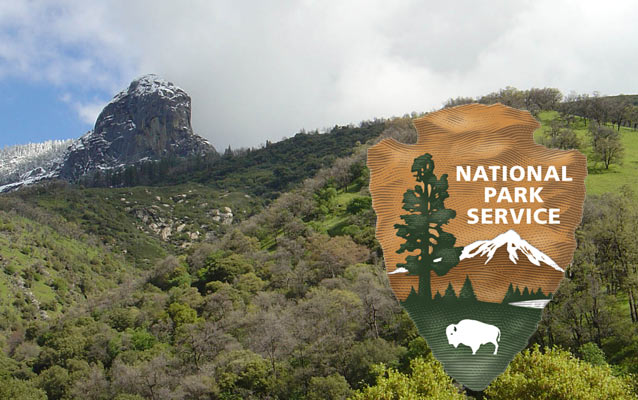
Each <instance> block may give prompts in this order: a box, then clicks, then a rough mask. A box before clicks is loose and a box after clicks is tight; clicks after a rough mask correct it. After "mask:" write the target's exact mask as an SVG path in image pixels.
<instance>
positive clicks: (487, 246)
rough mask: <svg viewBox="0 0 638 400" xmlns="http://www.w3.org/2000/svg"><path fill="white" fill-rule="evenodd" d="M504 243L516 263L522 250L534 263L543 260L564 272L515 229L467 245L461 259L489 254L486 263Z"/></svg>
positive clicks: (510, 257)
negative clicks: (490, 238)
mask: <svg viewBox="0 0 638 400" xmlns="http://www.w3.org/2000/svg"><path fill="white" fill-rule="evenodd" d="M503 245H507V252H508V254H509V259H510V261H512V262H513V263H514V264H516V263H517V262H518V258H519V255H518V252H519V251H520V252H521V253H523V254H524V255H526V256H527V259H528V260H529V261H530V262H531V263H532V264H534V265H537V266H540V265H541V264H540V263H541V262H543V263H545V264H547V265H549V266H551V267H552V268H554V269H555V270H557V271H561V272H563V269H562V268H561V267H559V266H558V264H556V263H555V262H554V260H552V259H551V258H550V257H549V256H547V255H546V254H545V253H543V252H542V251H540V250H538V249H537V248H536V247H534V246H532V245H531V244H529V242H527V241H526V240H524V239H523V238H521V236H520V235H519V234H518V233H517V232H516V231H514V230H513V229H510V230H508V231H507V232H504V233H501V234H500V235H498V236H496V237H495V238H494V239H492V240H478V241H476V242H474V243H471V244H469V245H467V246H465V247H464V248H463V252H462V253H461V257H460V259H461V260H463V259H465V258H472V257H475V256H477V255H480V256H484V255H487V260H486V261H485V264H487V263H488V262H489V261H490V260H491V259H492V257H494V253H496V250H498V249H499V248H501V247H502V246H503Z"/></svg>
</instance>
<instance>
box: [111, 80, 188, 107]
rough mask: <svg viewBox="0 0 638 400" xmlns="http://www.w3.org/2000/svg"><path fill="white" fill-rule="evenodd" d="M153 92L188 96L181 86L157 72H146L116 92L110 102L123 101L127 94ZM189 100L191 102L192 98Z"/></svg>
mask: <svg viewBox="0 0 638 400" xmlns="http://www.w3.org/2000/svg"><path fill="white" fill-rule="evenodd" d="M152 94H158V95H160V96H164V97H168V98H173V97H175V96H178V95H183V96H186V97H188V95H187V94H186V92H185V91H184V90H183V89H182V88H180V87H179V86H176V85H174V84H173V82H169V81H167V80H166V79H164V78H161V77H160V76H158V75H155V74H146V75H142V76H140V77H138V78H136V79H134V80H133V81H132V82H131V83H130V84H129V86H128V87H127V88H126V89H124V90H122V91H121V92H119V93H118V94H116V95H115V97H113V100H111V101H110V103H109V104H112V103H116V102H118V101H121V100H122V99H123V98H125V97H127V96H133V97H142V96H147V95H152ZM188 100H189V102H190V98H188Z"/></svg>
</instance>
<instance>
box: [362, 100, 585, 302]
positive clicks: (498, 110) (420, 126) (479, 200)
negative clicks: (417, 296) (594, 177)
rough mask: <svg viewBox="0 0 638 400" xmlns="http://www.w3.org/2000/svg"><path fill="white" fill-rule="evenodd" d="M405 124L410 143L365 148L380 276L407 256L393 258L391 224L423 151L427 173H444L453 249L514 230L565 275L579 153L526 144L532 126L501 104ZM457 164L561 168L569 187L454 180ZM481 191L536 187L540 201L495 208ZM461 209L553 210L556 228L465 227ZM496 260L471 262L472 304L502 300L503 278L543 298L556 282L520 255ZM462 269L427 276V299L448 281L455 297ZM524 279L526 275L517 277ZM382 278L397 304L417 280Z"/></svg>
mask: <svg viewBox="0 0 638 400" xmlns="http://www.w3.org/2000/svg"><path fill="white" fill-rule="evenodd" d="M413 122H414V126H415V127H416V130H417V133H418V140H417V143H416V144H413V145H408V144H403V143H399V142H397V141H396V140H393V139H385V140H383V141H381V142H379V143H378V144H377V145H375V146H373V147H371V148H370V149H369V150H368V168H369V169H370V192H371V194H372V206H373V208H374V210H375V212H376V214H377V227H376V237H377V239H378V240H379V242H380V244H381V247H382V248H383V254H384V259H385V263H386V270H387V272H392V271H394V270H395V269H396V265H397V263H402V262H404V261H405V257H406V256H407V255H409V254H406V253H403V254H397V253H396V251H397V250H398V249H399V246H400V244H401V243H402V242H403V239H402V238H400V237H398V236H397V235H396V229H395V228H394V224H397V223H403V221H402V220H401V219H400V215H402V214H405V213H406V211H405V210H403V209H402V206H403V193H404V192H405V191H406V189H408V188H414V185H415V184H416V180H415V178H414V176H413V174H412V172H411V171H410V169H411V166H412V162H413V161H414V159H415V158H416V157H418V156H420V155H423V154H425V153H430V154H431V155H432V157H433V160H434V163H435V169H434V174H435V175H436V176H437V177H439V178H440V177H441V175H443V174H448V182H449V189H448V193H449V195H450V197H449V198H448V199H447V200H446V201H445V207H446V208H449V209H453V210H455V211H456V218H454V219H452V220H451V221H450V223H449V224H448V225H445V226H444V230H445V231H446V232H450V233H452V234H454V235H455V236H456V239H457V242H456V245H457V246H466V245H468V244H470V243H473V242H475V241H477V240H486V239H492V238H494V237H495V236H497V235H498V234H500V233H503V232H506V231H507V230H509V229H514V230H516V232H518V234H519V235H520V236H521V237H522V238H523V239H524V240H526V241H528V242H529V243H530V244H531V245H532V246H534V247H536V248H537V249H539V250H540V251H542V252H543V253H545V254H546V255H548V256H549V257H551V258H552V259H553V260H554V261H555V262H556V263H557V264H558V265H559V266H560V267H561V268H563V269H565V267H566V266H567V265H568V264H569V263H570V262H571V260H572V255H573V252H574V249H575V247H576V240H575V238H574V231H575V230H576V227H577V226H578V224H579V223H580V220H581V216H582V207H583V201H584V198H585V177H586V175H587V161H586V158H585V156H584V155H583V154H581V153H580V152H578V151H576V150H569V151H565V150H557V149H548V148H546V147H544V146H542V145H538V144H536V143H534V139H533V133H534V131H535V130H536V129H537V128H538V127H539V123H538V122H537V121H536V120H535V119H534V118H533V117H532V116H531V115H530V114H529V112H527V111H521V110H517V109H513V108H510V107H506V106H504V105H502V104H494V105H490V106H486V105H482V104H470V105H464V106H459V107H454V108H448V109H443V110H440V111H437V112H434V113H431V114H427V115H425V116H424V117H421V118H418V119H415V120H414V121H413ZM457 165H465V166H467V165H470V166H472V170H474V168H475V167H476V166H479V165H483V166H486V167H487V166H489V165H507V166H508V167H511V166H514V165H521V166H527V165H534V166H537V165H540V166H542V167H543V170H545V168H546V167H548V166H550V165H554V166H556V167H557V168H558V170H559V171H560V168H561V167H562V166H567V175H568V176H569V177H572V178H573V181H572V182H553V181H550V182H527V181H523V182H512V181H507V182H501V181H497V182H483V181H478V182H457V181H456V166H457ZM486 186H492V187H496V188H497V190H499V189H500V188H501V187H503V186H507V187H509V188H513V187H516V186H527V187H529V186H533V187H538V186H543V190H542V192H541V197H542V199H543V201H544V202H543V203H522V204H517V203H511V204H508V203H500V204H499V203H496V201H495V200H493V201H492V202H490V203H485V202H484V199H483V196H484V188H485V187H486ZM469 208H479V209H480V208H513V209H516V210H518V209H521V208H531V209H532V211H533V210H535V209H537V208H560V210H561V211H560V225H539V224H530V225H527V224H520V225H514V224H511V223H510V224H507V225H503V224H500V225H480V224H475V225H470V224H468V223H467V210H468V209H469ZM505 253H506V252H505ZM499 254H501V253H500V252H497V255H496V256H495V257H494V259H493V260H492V261H490V263H488V265H483V264H482V263H481V262H480V260H478V259H479V258H480V257H475V258H476V260H475V261H474V263H473V265H472V267H474V269H473V271H474V272H473V275H472V276H471V280H472V283H473V285H474V291H475V293H476V295H477V297H478V298H479V300H483V301H500V300H502V298H503V295H504V294H505V291H506V290H507V287H508V286H509V279H510V278H509V277H510V275H509V274H515V275H516V276H518V277H519V278H520V279H522V281H523V282H524V284H526V283H528V282H529V283H530V284H529V285H527V286H528V288H529V289H534V290H536V289H537V288H538V287H542V288H543V291H544V292H545V293H546V294H547V293H549V292H552V293H555V291H556V288H557V287H558V285H559V284H560V280H561V279H562V277H563V274H562V273H561V272H560V271H556V270H553V269H551V268H550V267H547V266H545V265H543V266H542V267H537V266H535V265H532V264H531V263H528V264H530V265H526V264H525V261H527V260H526V259H525V257H521V259H520V260H519V263H518V264H511V262H509V261H508V265H509V267H507V268H506V267H505V265H503V266H499V267H498V268H497V267H494V265H496V263H497V261H498V260H499V259H501V258H503V259H504V260H503V261H505V259H507V256H506V255H505V256H499ZM464 261H466V260H464ZM482 262H483V263H484V262H485V260H483V261H482ZM464 265H467V263H466V264H459V265H457V267H455V268H452V270H450V272H449V273H448V275H449V276H447V277H445V279H444V280H441V278H443V277H437V276H436V275H434V273H433V274H432V281H431V282H432V293H436V291H437V289H439V291H440V292H441V293H443V291H444V290H445V287H447V282H448V281H449V280H450V279H452V280H454V282H455V283H456V284H454V283H453V285H454V288H455V290H456V291H457V293H458V290H460V287H461V286H460V285H462V281H463V280H464V279H465V275H466V273H467V271H465V270H464V268H463V266H464ZM456 268H458V270H456ZM455 270H456V271H455ZM457 275H458V276H457ZM525 275H528V277H524V276H525ZM388 278H389V280H390V286H391V287H392V289H393V291H394V293H395V295H396V296H397V298H399V299H400V300H405V299H406V298H407V296H408V294H409V293H410V290H411V289H412V288H413V287H414V289H415V290H417V289H418V277H417V276H408V275H407V274H392V275H389V276H388ZM512 278H514V276H512ZM459 282H461V283H459ZM515 285H516V283H515ZM441 286H443V289H442V290H441V289H440V287H441ZM503 287H504V288H505V289H504V290H503ZM520 289H521V290H522V289H523V286H520ZM501 292H502V293H501ZM501 294H502V295H501Z"/></svg>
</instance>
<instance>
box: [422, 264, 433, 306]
mask: <svg viewBox="0 0 638 400" xmlns="http://www.w3.org/2000/svg"><path fill="white" fill-rule="evenodd" d="M419 296H423V297H425V298H426V299H427V300H428V301H430V300H432V288H431V287H430V271H429V270H428V271H426V273H423V274H420V275H419Z"/></svg>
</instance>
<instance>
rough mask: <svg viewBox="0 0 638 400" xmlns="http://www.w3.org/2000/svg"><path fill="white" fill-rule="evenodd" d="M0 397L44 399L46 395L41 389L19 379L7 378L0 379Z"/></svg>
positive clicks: (16, 399) (15, 399) (24, 399)
mask: <svg viewBox="0 0 638 400" xmlns="http://www.w3.org/2000/svg"><path fill="white" fill-rule="evenodd" d="M0 399H12V400H46V399H47V395H46V393H45V392H44V390H42V389H38V388H35V387H33V384H32V383H31V382H28V381H22V380H20V379H15V378H9V379H2V380H0Z"/></svg>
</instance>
